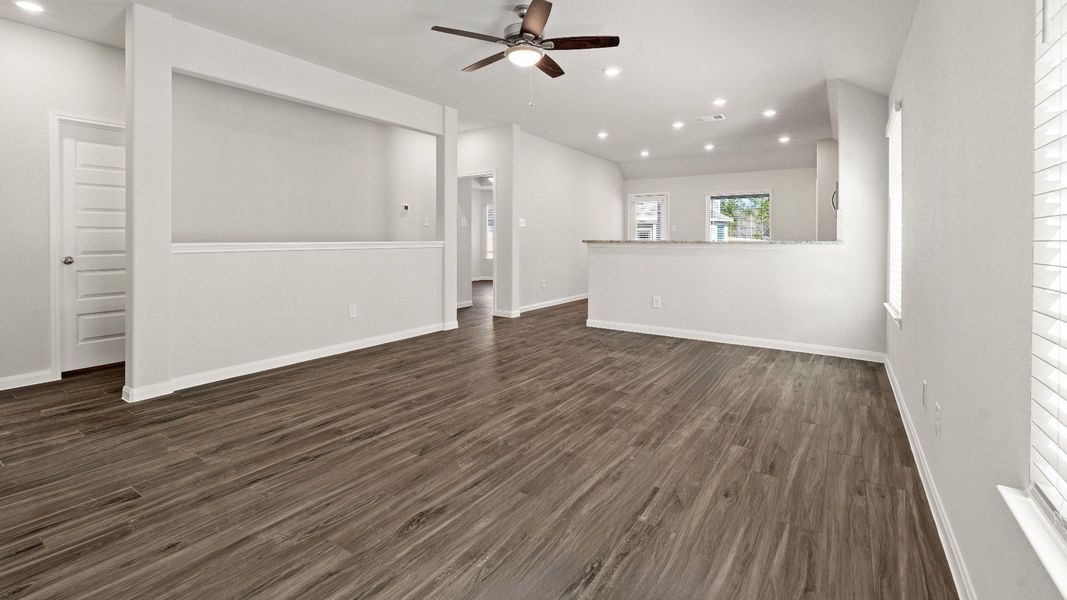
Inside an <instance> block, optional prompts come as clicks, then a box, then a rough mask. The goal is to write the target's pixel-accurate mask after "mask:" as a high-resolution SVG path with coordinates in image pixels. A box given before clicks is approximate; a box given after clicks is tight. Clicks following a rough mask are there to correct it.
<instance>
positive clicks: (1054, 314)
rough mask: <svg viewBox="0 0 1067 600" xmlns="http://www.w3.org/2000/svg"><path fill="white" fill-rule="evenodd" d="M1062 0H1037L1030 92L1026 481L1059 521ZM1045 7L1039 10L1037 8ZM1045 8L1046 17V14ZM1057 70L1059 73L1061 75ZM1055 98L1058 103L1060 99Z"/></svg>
mask: <svg viewBox="0 0 1067 600" xmlns="http://www.w3.org/2000/svg"><path fill="white" fill-rule="evenodd" d="M1064 3H1065V0H1046V1H1044V2H1042V1H1041V0H1038V2H1037V4H1036V7H1035V9H1036V11H1037V19H1036V23H1037V43H1036V47H1037V57H1036V62H1035V78H1034V81H1035V82H1036V84H1035V94H1034V106H1035V109H1034V282H1033V309H1034V311H1033V335H1032V340H1033V345H1032V348H1033V350H1032V351H1033V356H1032V359H1031V360H1032V370H1031V373H1032V378H1031V381H1030V388H1031V393H1030V398H1031V402H1030V479H1031V487H1032V488H1033V489H1035V490H1037V491H1038V492H1039V493H1036V494H1035V496H1037V497H1038V498H1039V499H1040V500H1042V502H1039V503H1041V504H1044V505H1045V508H1047V509H1049V510H1050V511H1051V512H1052V513H1053V517H1054V519H1056V518H1058V520H1059V522H1060V524H1061V525H1062V524H1063V523H1064V521H1063V516H1064V515H1067V401H1065V400H1064V398H1065V397H1067V192H1065V191H1064V183H1063V182H1064V180H1065V178H1067V164H1064V162H1063V161H1064V159H1063V156H1064V152H1063V151H1064V150H1065V149H1067V139H1065V136H1064V135H1063V132H1064V125H1065V124H1067V92H1063V91H1061V90H1062V89H1063V88H1064V87H1065V86H1064V85H1063V82H1064V79H1063V74H1067V66H1065V65H1063V64H1062V63H1063V62H1064V61H1063V58H1062V57H1067V50H1064V49H1065V48H1067V41H1065V40H1064V36H1063V35H1062V32H1061V31H1060V29H1061V25H1060V23H1061V22H1062V20H1063V19H1062V17H1064V16H1065V14H1067V13H1064V9H1063V4H1064ZM1042 5H1044V7H1043V6H1042ZM1043 8H1047V10H1048V11H1049V13H1050V14H1046V13H1045V11H1044V10H1042V9H1043ZM1061 70H1062V74H1061ZM1061 96H1063V98H1062V99H1061Z"/></svg>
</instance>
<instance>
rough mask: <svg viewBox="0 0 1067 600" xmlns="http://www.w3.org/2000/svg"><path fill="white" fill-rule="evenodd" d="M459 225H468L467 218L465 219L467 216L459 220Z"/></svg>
mask: <svg viewBox="0 0 1067 600" xmlns="http://www.w3.org/2000/svg"><path fill="white" fill-rule="evenodd" d="M459 226H460V227H466V226H467V219H465V218H461V219H460V220H459Z"/></svg>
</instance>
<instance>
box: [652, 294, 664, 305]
mask: <svg viewBox="0 0 1067 600" xmlns="http://www.w3.org/2000/svg"><path fill="white" fill-rule="evenodd" d="M652 308H663V297H662V296H652Z"/></svg>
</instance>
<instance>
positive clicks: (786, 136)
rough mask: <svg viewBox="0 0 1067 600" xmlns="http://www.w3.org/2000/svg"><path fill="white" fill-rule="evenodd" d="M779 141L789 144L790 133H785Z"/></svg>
mask: <svg viewBox="0 0 1067 600" xmlns="http://www.w3.org/2000/svg"><path fill="white" fill-rule="evenodd" d="M778 141H779V142H780V143H782V144H788V143H789V136H788V135H783V136H782V137H780V138H778Z"/></svg>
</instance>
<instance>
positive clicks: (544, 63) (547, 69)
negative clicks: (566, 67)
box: [537, 54, 563, 79]
mask: <svg viewBox="0 0 1067 600" xmlns="http://www.w3.org/2000/svg"><path fill="white" fill-rule="evenodd" d="M537 68H538V69H541V70H542V71H544V73H545V75H548V76H549V77H551V78H552V79H555V78H557V77H559V76H560V75H562V74H563V67H561V66H559V63H557V62H556V61H554V60H552V57H551V56H549V55H547V54H546V55H544V56H542V57H541V61H540V62H538V63H537Z"/></svg>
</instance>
